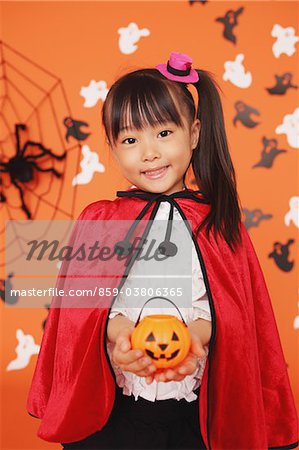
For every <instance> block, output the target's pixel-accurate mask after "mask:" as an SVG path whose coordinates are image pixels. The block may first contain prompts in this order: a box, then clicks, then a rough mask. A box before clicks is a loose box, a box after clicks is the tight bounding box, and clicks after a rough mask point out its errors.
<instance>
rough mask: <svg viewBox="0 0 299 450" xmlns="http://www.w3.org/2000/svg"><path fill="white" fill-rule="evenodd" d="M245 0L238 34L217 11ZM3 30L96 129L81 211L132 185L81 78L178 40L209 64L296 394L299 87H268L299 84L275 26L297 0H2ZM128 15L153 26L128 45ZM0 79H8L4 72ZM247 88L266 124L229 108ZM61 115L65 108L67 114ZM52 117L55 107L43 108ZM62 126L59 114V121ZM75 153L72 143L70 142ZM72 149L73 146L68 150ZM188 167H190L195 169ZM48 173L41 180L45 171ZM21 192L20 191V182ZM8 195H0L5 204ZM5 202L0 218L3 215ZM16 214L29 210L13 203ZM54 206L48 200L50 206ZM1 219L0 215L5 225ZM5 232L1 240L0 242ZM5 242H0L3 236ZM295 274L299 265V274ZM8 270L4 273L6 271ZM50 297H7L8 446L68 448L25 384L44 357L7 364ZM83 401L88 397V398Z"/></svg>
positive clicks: (291, 18) (103, 75)
mask: <svg viewBox="0 0 299 450" xmlns="http://www.w3.org/2000/svg"><path fill="white" fill-rule="evenodd" d="M240 6H244V11H243V13H242V14H241V15H240V16H239V18H238V22H239V25H238V26H237V27H236V28H235V35H236V36H237V43H236V45H234V44H232V43H231V42H229V41H228V40H225V39H224V38H223V37H222V28H223V27H222V25H221V24H220V23H218V22H215V18H216V17H219V16H223V15H224V14H225V12H226V11H227V10H228V9H234V10H236V9H238V8H239V7H240ZM0 8H1V39H2V40H3V41H4V43H6V44H7V45H9V46H11V47H13V48H14V49H15V50H17V51H19V52H21V53H22V54H23V55H25V56H26V57H28V58H30V60H32V61H34V62H35V63H37V64H39V65H40V66H41V67H43V68H44V69H46V70H49V71H50V72H52V73H54V74H55V75H56V76H57V77H58V78H59V79H61V81H62V83H63V85H64V88H65V91H66V95H67V98H68V101H69V104H70V108H71V111H72V117H74V118H76V119H79V120H84V121H86V122H88V124H89V127H88V129H89V131H91V133H92V134H91V135H90V136H89V137H88V138H87V140H86V141H84V144H88V145H89V147H90V149H91V150H92V151H95V152H98V154H99V156H100V161H101V163H102V164H104V166H105V168H106V170H105V172H104V173H96V174H95V175H94V177H93V180H92V181H91V182H90V183H89V184H87V185H80V186H78V189H77V195H76V202H75V209H74V217H76V216H78V214H79V213H80V211H81V210H82V208H83V207H84V206H86V205H87V204H88V203H90V202H92V201H95V200H98V199H104V198H107V199H113V198H114V197H115V192H116V191H117V190H121V189H127V188H128V187H129V183H128V182H127V181H126V180H124V179H123V178H122V176H121V174H120V172H119V170H118V168H117V167H116V166H115V163H114V162H113V159H112V157H111V156H110V155H109V151H108V148H107V146H106V144H105V140H104V134H103V130H102V128H101V124H100V111H101V105H102V101H101V100H99V102H98V103H97V105H96V106H94V107H93V108H85V107H83V103H84V99H83V97H82V96H80V89H81V87H82V86H87V85H88V84H89V82H90V80H92V79H94V80H96V81H100V80H105V81H106V82H107V85H108V88H109V87H110V86H111V84H112V83H113V82H114V81H115V79H116V78H117V77H118V76H120V75H122V74H124V73H125V72H127V71H129V70H134V69H137V68H142V67H153V66H154V65H156V64H158V63H160V62H166V60H167V58H168V56H169V54H170V52H172V51H178V52H181V53H187V54H188V55H190V56H192V58H193V61H194V67H196V68H202V69H206V70H209V71H211V72H213V73H214V74H215V75H216V79H217V81H218V82H219V84H220V86H221V88H222V90H223V93H224V95H223V96H222V100H223V108H224V113H225V121H226V127H227V134H228V141H229V145H230V150H231V155H232V159H233V162H234V165H235V169H236V173H237V181H238V192H239V195H240V198H241V202H242V206H243V208H248V209H250V210H253V209H255V208H260V209H261V210H262V211H263V212H264V213H270V214H272V216H273V217H272V218H271V219H270V220H268V221H263V222H261V223H260V225H259V226H258V227H257V228H251V229H250V230H249V233H250V235H251V239H252V241H253V244H254V246H255V249H256V251H257V254H258V257H259V259H260V263H261V266H262V268H263V271H264V275H265V279H266V282H267V285H268V289H269V292H270V295H271V298H272V302H273V308H274V311H275V316H276V319H277V324H278V328H279V332H280V336H281V341H282V346H283V349H284V353H285V358H286V361H287V364H288V369H289V376H290V380H291V384H292V388H293V392H294V395H295V397H296V401H297V405H298V404H299V392H298V383H297V380H298V367H297V352H298V330H295V329H294V327H293V322H294V319H295V317H296V316H297V315H298V300H299V298H298V272H297V261H296V256H297V254H298V238H297V237H298V229H297V228H296V227H295V225H294V224H293V222H292V223H291V224H290V226H289V227H287V226H286V225H285V224H284V216H285V214H286V213H287V211H288V209H289V199H290V198H291V197H292V196H295V195H298V184H297V180H298V177H297V167H298V158H297V151H298V149H294V148H292V147H290V146H289V145H288V142H287V140H286V135H276V134H275V129H276V127H277V126H278V125H279V124H280V123H281V122H282V119H283V117H284V115H285V114H287V113H293V111H294V109H295V108H296V106H297V104H298V90H295V89H290V90H288V91H287V93H286V95H284V96H275V95H273V96H271V95H269V94H268V92H267V91H266V90H265V88H266V87H271V86H273V85H274V84H275V78H274V75H275V74H278V75H281V74H282V73H284V72H291V73H292V74H293V84H298V77H297V75H298V74H297V72H296V71H297V67H298V44H297V46H295V47H297V49H296V52H295V53H294V54H293V55H292V56H287V55H285V54H283V55H281V56H280V57H279V58H275V57H274V55H273V52H272V45H273V43H274V42H275V39H274V38H273V37H271V30H272V27H273V25H274V24H276V23H277V24H280V25H281V26H282V27H288V26H292V27H294V28H295V30H296V26H297V25H298V3H296V2H276V1H275V2H256V1H252V2H242V3H241V2H224V1H221V2H212V1H211V2H208V3H206V4H200V3H195V4H193V5H190V4H189V3H188V2H187V1H176V2H156V1H155V2H141V1H138V2H137V1H136V2H124V1H123V2H119V3H118V2H113V1H111V2H53V3H52V2H2V3H1V4H0ZM130 22H135V23H137V24H138V26H139V28H148V29H149V30H150V35H149V36H148V37H141V38H140V40H139V42H138V43H137V44H136V45H137V50H136V51H135V52H134V53H132V54H130V55H125V54H122V53H121V51H120V49H119V45H118V38H119V35H118V33H117V30H118V28H120V27H127V26H128V24H129V23H130ZM238 53H244V55H245V60H244V62H243V64H244V66H245V69H246V71H247V70H249V71H250V72H251V73H252V76H253V81H252V84H251V86H250V87H249V88H247V89H241V88H239V87H237V86H235V85H233V84H232V83H231V82H229V81H223V79H222V76H223V73H224V63H225V61H228V60H230V61H233V60H234V59H235V57H236V56H237V54H238ZM2 82H3V80H1V83H2ZM238 100H243V101H244V102H245V103H247V104H249V105H251V106H252V107H254V108H256V109H258V110H259V111H260V116H254V119H256V120H257V121H258V122H260V124H259V125H258V126H257V127H255V128H252V129H249V128H246V127H244V126H243V125H242V124H241V123H240V122H239V123H238V124H237V126H236V127H234V126H233V124H232V120H233V118H234V116H235V114H236V111H235V109H234V103H235V102H236V101H238ZM63 118H64V116H61V117H59V121H60V123H62V120H63ZM41 119H42V120H43V121H44V124H45V127H47V115H46V114H44V116H41ZM61 127H62V125H61ZM263 136H266V137H267V138H268V139H270V138H276V139H277V140H278V148H283V149H285V150H287V152H286V153H284V154H282V155H279V156H278V158H277V160H275V161H274V164H273V167H272V168H270V169H266V168H256V169H252V166H253V165H254V164H255V163H256V162H257V161H259V159H260V154H261V151H262V148H263V144H262V138H263ZM70 154H71V155H74V158H75V155H77V153H76V152H73V153H70ZM72 157H73V156H72ZM75 168H76V164H75V163H74V161H72V159H71V158H68V160H67V164H66V167H65V168H64V171H65V177H66V179H67V180H71V179H72V177H73V176H74V175H75V173H77V172H76V171H75ZM190 179H192V178H189V180H190ZM42 182H45V181H44V180H43V181H42ZM72 189H73V188H72V187H71V185H70V184H69V185H68V188H67V191H66V192H67V194H65V195H64V196H62V197H61V206H63V207H65V208H67V206H68V205H67V204H68V201H69V200H68V195H69V196H70V195H71V191H72ZM15 195H16V194H15ZM0 206H1V205H0ZM5 211H6V210H5V208H1V213H2V212H3V215H2V218H3V219H5V218H7V214H6V212H5ZM16 214H17V216H15V217H16V218H19V219H24V216H23V214H22V212H21V211H20V212H19V214H18V211H16ZM39 218H47V209H44V210H43V212H42V216H41V217H39ZM2 227H3V224H2V226H1V229H2ZM291 238H292V239H295V243H294V244H293V245H291V246H290V255H289V261H293V260H294V267H293V269H292V270H291V271H290V272H283V271H281V270H280V269H279V268H278V267H277V266H276V264H275V263H274V260H273V259H270V258H268V254H269V253H270V252H271V251H272V250H273V244H274V242H275V241H279V242H281V243H286V242H287V240H288V239H291ZM1 244H2V242H1ZM1 248H2V245H1ZM2 256H3V254H2V255H1V254H0V258H2ZM296 274H297V276H296ZM3 277H4V273H3V274H1V276H0V278H3ZM46 316H47V311H46V309H39V310H32V309H31V310H26V309H14V310H5V308H4V306H3V303H1V330H2V336H1V344H2V348H1V350H2V357H1V404H2V408H1V415H2V417H1V423H0V426H1V440H2V444H1V448H2V449H42V448H53V449H54V448H60V445H59V444H53V443H48V442H45V441H42V440H40V439H39V438H37V437H36V432H37V428H38V425H39V420H38V419H34V418H32V417H30V416H29V415H28V413H27V412H26V409H25V403H26V397H27V391H28V388H29V384H30V381H31V377H32V373H33V370H34V367H35V363H36V356H33V357H32V358H31V361H30V363H29V364H28V366H27V367H26V368H24V369H22V370H15V371H7V370H6V367H7V365H8V363H9V362H10V361H11V360H13V359H14V358H15V356H16V354H15V347H16V346H17V339H16V329H18V328H21V329H22V330H23V331H24V332H25V333H26V334H31V335H32V336H34V338H35V341H36V343H38V344H40V341H41V337H42V329H41V323H42V321H43V320H44V319H45V318H46ZM82 409H83V410H84V405H82Z"/></svg>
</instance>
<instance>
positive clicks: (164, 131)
mask: <svg viewBox="0 0 299 450" xmlns="http://www.w3.org/2000/svg"><path fill="white" fill-rule="evenodd" d="M162 133H172V131H170V130H163V131H161V133H159V134H162ZM167 136H169V134H166V135H165V134H164V136H162V137H167Z"/></svg>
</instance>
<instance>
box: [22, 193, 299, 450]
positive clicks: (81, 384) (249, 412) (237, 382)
mask: <svg viewBox="0 0 299 450" xmlns="http://www.w3.org/2000/svg"><path fill="white" fill-rule="evenodd" d="M193 192H194V191H193ZM196 196H197V197H198V198H201V195H200V194H199V193H198V194H196ZM175 201H176V204H177V205H178V207H179V208H180V210H181V213H182V214H184V215H185V217H186V219H188V220H189V221H190V224H192V230H193V232H194V231H195V229H196V228H197V226H198V224H199V223H200V222H201V221H202V220H203V218H204V217H205V216H206V214H207V212H208V210H209V208H210V206H209V205H208V204H204V203H195V202H194V201H192V200H190V199H188V198H176V199H175ZM147 203H148V202H147V201H145V200H144V199H141V198H134V197H133V198H127V197H123V198H116V199H115V200H113V201H108V200H101V201H98V202H95V203H92V204H91V205H89V206H88V207H87V208H85V210H84V211H83V212H82V213H81V215H80V217H79V219H78V220H82V221H84V220H88V221H89V220H95V221H101V220H107V221H108V220H134V219H135V218H136V217H137V216H138V214H139V213H140V212H141V211H142V209H143V208H144V207H145V206H146V204H147ZM152 210H153V204H151V206H150V208H149V209H148V210H147V212H146V214H145V216H144V219H148V218H149V216H150V213H151V211H152ZM241 234H242V245H241V246H239V247H238V250H237V252H236V253H233V252H232V251H231V250H230V248H229V246H228V245H227V243H226V242H225V240H224V239H222V238H221V237H220V236H219V237H218V238H217V241H218V242H216V241H215V240H214V237H213V233H210V235H209V239H207V237H206V234H205V232H204V229H203V230H201V232H200V233H199V236H198V238H197V240H196V239H195V237H194V239H193V241H194V243H195V247H196V250H197V253H198V257H199V261H200V264H201V269H202V273H203V276H204V282H205V285H206V288H207V293H208V296H209V301H210V308H211V313H212V328H213V331H212V338H211V342H210V351H209V355H208V360H207V364H206V368H205V371H204V375H203V379H202V384H201V390H200V401H199V404H200V430H201V434H202V437H203V440H204V442H205V445H206V448H208V449H213V450H214V449H215V450H216V449H219V450H224V449H232V450H236V449H268V448H295V447H297V445H298V432H297V414H296V410H295V405H294V399H293V396H292V392H291V388H290V383H289V378H288V373H287V366H286V362H285V359H284V356H283V351H282V347H281V343H280V339H279V335H278V330H277V326H276V322H275V318H274V314H273V310H272V306H271V300H270V297H269V293H268V290H267V287H266V284H265V280H264V276H263V273H262V270H261V267H260V264H259V261H258V259H257V256H256V253H255V250H254V248H253V245H252V243H251V240H250V237H249V235H248V233H247V230H246V228H245V226H244V225H243V224H241ZM118 240H120V239H118ZM118 284H119V283H118V282H117V280H115V281H114V285H115V286H116V287H117V286H118ZM54 303H55V299H53V302H52V304H54ZM108 313H109V305H107V307H104V308H103V307H102V308H82V309H80V314H79V313H78V309H71V308H53V307H51V309H50V311H49V315H48V319H47V323H46V327H45V330H44V335H43V338H42V343H41V349H40V352H39V355H38V360H37V365H36V368H35V372H34V376H33V380H32V385H31V388H30V391H29V396H28V402H27V410H28V412H29V414H31V415H32V416H35V417H38V418H40V419H42V420H41V424H40V427H39V430H38V436H39V437H40V438H42V439H44V440H46V441H50V442H73V441H78V440H81V439H83V438H86V437H87V436H89V435H90V434H92V433H95V432H96V431H98V430H100V429H101V428H102V427H103V426H104V425H105V424H106V422H107V420H108V418H109V416H110V413H111V410H112V407H113V403H114V397H115V377H114V373H113V371H112V368H111V365H110V361H109V358H108V355H107V351H106V347H105V336H106V326H107V317H108Z"/></svg>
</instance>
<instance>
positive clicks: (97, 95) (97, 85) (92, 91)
mask: <svg viewBox="0 0 299 450" xmlns="http://www.w3.org/2000/svg"><path fill="white" fill-rule="evenodd" d="M107 94H108V89H107V83H106V81H95V80H91V81H90V83H89V85H88V86H83V87H81V89H80V95H81V96H82V97H84V99H85V102H84V104H83V106H84V107H85V108H92V107H93V106H95V105H96V104H97V102H98V100H102V101H104V100H105V98H106V97H107Z"/></svg>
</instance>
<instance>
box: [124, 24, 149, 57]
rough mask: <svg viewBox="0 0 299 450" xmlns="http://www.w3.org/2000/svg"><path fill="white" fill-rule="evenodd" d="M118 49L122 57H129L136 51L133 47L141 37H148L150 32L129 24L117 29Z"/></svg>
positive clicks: (135, 46) (135, 47)
mask: <svg viewBox="0 0 299 450" xmlns="http://www.w3.org/2000/svg"><path fill="white" fill-rule="evenodd" d="M117 31H118V34H119V35H120V36H119V49H120V51H121V53H123V54H124V55H130V54H131V53H134V52H135V51H136V50H137V48H138V47H137V45H135V44H136V43H137V42H138V41H139V39H140V38H141V37H142V36H149V35H150V31H149V30H148V29H147V28H142V29H139V28H138V25H137V24H136V23H134V22H131V23H130V24H129V25H128V26H127V27H122V28H119V29H118V30H117Z"/></svg>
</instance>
